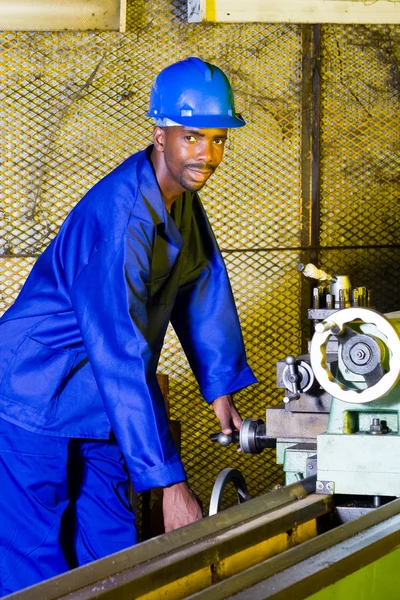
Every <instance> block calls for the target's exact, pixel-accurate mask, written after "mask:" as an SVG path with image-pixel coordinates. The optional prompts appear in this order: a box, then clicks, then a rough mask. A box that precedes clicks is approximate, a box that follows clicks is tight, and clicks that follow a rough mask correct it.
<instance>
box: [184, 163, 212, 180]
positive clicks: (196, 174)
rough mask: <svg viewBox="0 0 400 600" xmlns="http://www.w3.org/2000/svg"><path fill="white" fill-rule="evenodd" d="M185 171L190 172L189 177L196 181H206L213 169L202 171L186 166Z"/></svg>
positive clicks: (199, 168) (198, 168)
mask: <svg viewBox="0 0 400 600" xmlns="http://www.w3.org/2000/svg"><path fill="white" fill-rule="evenodd" d="M187 169H188V170H189V171H190V175H191V177H192V178H193V179H196V181H203V180H204V179H208V177H210V175H211V174H212V172H213V169H202V168H201V167H195V166H188V167H187Z"/></svg>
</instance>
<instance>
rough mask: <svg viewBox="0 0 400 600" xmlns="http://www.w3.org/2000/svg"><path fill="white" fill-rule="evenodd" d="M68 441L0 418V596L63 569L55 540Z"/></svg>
mask: <svg viewBox="0 0 400 600" xmlns="http://www.w3.org/2000/svg"><path fill="white" fill-rule="evenodd" d="M67 451H68V440H66V439H64V438H57V437H52V436H44V435H38V434H35V433H31V432H29V431H25V430H24V429H22V428H20V427H17V426H15V425H13V424H11V423H8V422H7V421H5V420H3V419H0V481H1V494H0V596H4V595H6V594H9V593H12V592H14V591H16V590H19V589H22V588H24V587H27V586H29V585H33V584H35V583H38V582H40V581H42V580H44V579H47V578H49V577H53V576H55V575H58V574H60V573H63V572H64V571H66V570H68V565H67V563H66V561H65V558H64V554H63V552H62V549H61V548H60V544H59V534H60V523H61V518H62V515H63V513H64V511H65V508H66V506H67V503H68V489H67V477H66V465H67Z"/></svg>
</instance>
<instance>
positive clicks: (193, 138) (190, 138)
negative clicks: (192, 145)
mask: <svg viewBox="0 0 400 600" xmlns="http://www.w3.org/2000/svg"><path fill="white" fill-rule="evenodd" d="M185 139H186V140H187V141H188V142H195V141H196V138H195V137H194V135H187V136H186V138H185Z"/></svg>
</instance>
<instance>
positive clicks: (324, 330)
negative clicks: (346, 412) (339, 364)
mask: <svg viewBox="0 0 400 600" xmlns="http://www.w3.org/2000/svg"><path fill="white" fill-rule="evenodd" d="M353 321H363V322H364V323H367V324H372V325H375V327H376V328H377V330H378V333H379V334H380V335H377V336H376V337H377V338H380V336H381V335H382V336H383V339H384V344H385V346H387V348H388V350H389V353H390V357H389V370H388V371H387V373H384V372H383V370H381V376H380V377H379V381H377V382H376V383H374V385H371V386H370V387H367V388H366V389H364V390H355V389H354V388H348V387H346V386H345V385H344V384H343V383H342V382H339V381H338V380H337V379H335V377H334V376H333V375H332V373H331V372H330V370H329V368H328V364H327V361H326V344H327V342H328V340H329V337H330V336H331V335H335V336H336V337H337V339H338V341H339V342H340V340H341V336H343V338H344V339H345V338H346V331H348V328H346V327H345V325H346V324H347V323H351V322H353ZM315 329H316V331H315V333H314V336H313V338H312V341H311V351H310V358H311V366H312V369H313V371H314V374H315V377H316V378H317V380H318V382H319V383H320V385H321V386H322V387H323V389H324V390H326V391H327V392H328V393H329V394H331V395H332V396H333V397H334V398H338V399H339V400H343V401H344V402H350V403H355V404H362V403H364V402H372V401H373V400H376V399H377V398H381V397H382V396H384V395H385V394H387V393H388V392H389V391H390V390H391V389H392V388H393V387H394V386H395V384H396V382H397V381H398V379H399V376H400V338H399V334H398V332H397V331H396V329H395V328H394V327H393V325H392V324H391V323H390V321H389V320H388V319H386V317H384V316H383V315H381V314H380V313H378V312H376V311H375V310H371V309H368V308H356V307H353V308H345V309H343V310H338V311H337V312H335V313H333V314H332V315H330V317H329V318H328V319H326V321H323V322H321V323H318V325H317V326H316V328H315ZM355 335H358V334H355ZM358 337H359V338H363V339H362V342H363V343H365V339H368V336H366V335H359V336H358ZM370 339H371V347H373V345H374V344H377V342H376V340H375V339H374V337H372V336H371V337H370ZM381 339H382V338H381ZM378 341H379V340H378ZM360 345H362V344H360ZM358 351H359V352H361V350H360V349H359V350H358ZM360 364H361V363H360ZM358 372H361V373H362V372H363V371H362V370H360V371H358ZM375 372H376V369H375ZM365 380H366V382H367V385H368V381H367V376H365Z"/></svg>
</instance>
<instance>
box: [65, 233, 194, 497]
mask: <svg viewBox="0 0 400 600" xmlns="http://www.w3.org/2000/svg"><path fill="white" fill-rule="evenodd" d="M149 235H150V234H149V232H146V230H145V229H144V228H143V227H142V228H140V227H138V228H137V232H136V234H135V237H128V238H126V239H124V240H122V241H121V240H108V241H107V242H103V243H102V244H101V245H100V247H99V248H97V249H96V251H95V252H94V253H93V255H92V256H91V258H90V261H89V263H88V264H87V265H86V267H85V268H84V270H83V271H82V272H81V273H80V275H79V277H78V279H77V280H76V281H75V283H74V285H73V287H72V291H71V298H72V303H73V308H74V311H75V314H76V316H77V320H78V324H79V327H80V330H81V334H82V337H83V341H84V344H85V348H86V351H87V354H88V359H89V361H90V364H91V367H92V370H93V373H94V376H95V379H96V382H97V385H98V387H99V390H100V393H101V396H102V399H103V403H104V406H105V409H106V412H107V415H108V418H109V420H110V423H111V426H112V428H113V431H114V433H115V436H116V438H117V440H118V443H119V445H120V447H121V450H122V451H123V453H124V456H125V459H126V462H127V466H128V470H129V473H130V475H131V478H132V481H133V485H134V487H135V490H136V491H142V490H146V489H150V488H152V487H164V486H166V485H170V484H173V483H177V482H179V481H183V480H184V479H185V472H184V469H183V466H182V463H181V461H180V458H179V455H178V453H177V450H176V447H175V445H174V442H173V440H172V437H171V434H170V431H169V427H168V419H167V415H166V410H165V404H164V399H163V397H162V394H161V391H160V388H159V385H158V382H157V378H156V364H154V358H153V356H152V352H151V349H150V348H149V345H148V342H147V340H146V332H147V330H148V323H147V311H146V300H147V289H146V281H147V278H148V274H149V269H150V262H151V240H149ZM78 401H79V400H78Z"/></svg>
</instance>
